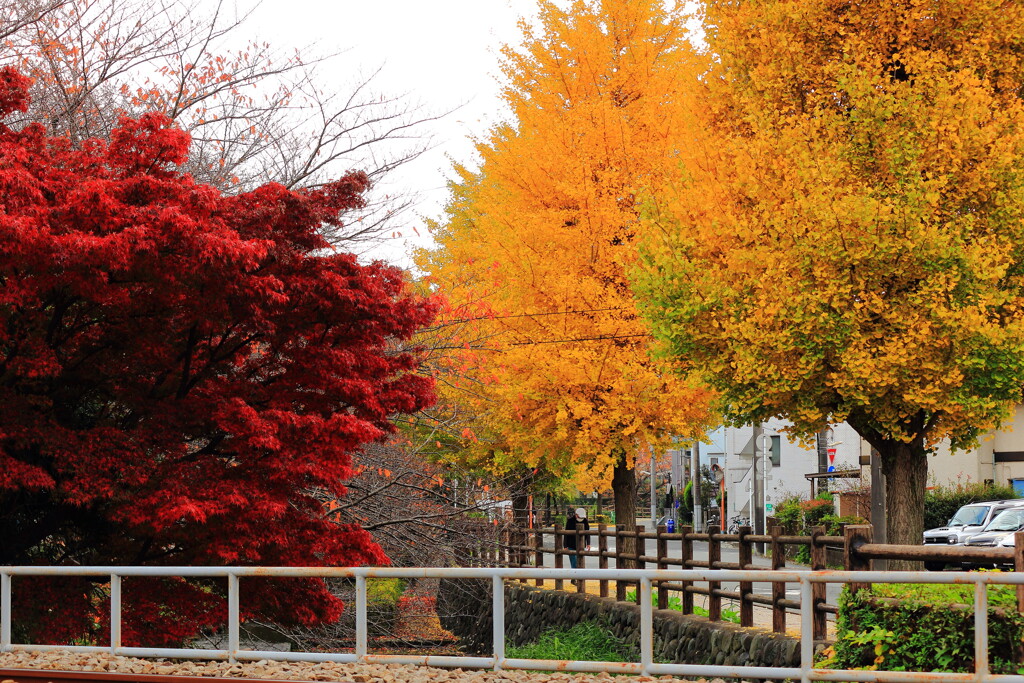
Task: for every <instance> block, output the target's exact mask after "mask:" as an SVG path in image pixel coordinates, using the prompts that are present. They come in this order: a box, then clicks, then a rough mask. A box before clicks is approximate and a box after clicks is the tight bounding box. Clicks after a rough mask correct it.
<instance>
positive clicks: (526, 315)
mask: <svg viewBox="0 0 1024 683" xmlns="http://www.w3.org/2000/svg"><path fill="white" fill-rule="evenodd" d="M624 310H626V309H624V308H622V307H621V306H615V307H612V308H586V309H583V310H579V311H555V312H552V313H517V314H515V315H494V316H491V315H482V316H480V317H478V318H453V319H451V320H449V321H446V322H452V323H468V322H472V321H474V320H508V319H510V318H540V317H542V316H546V315H574V314H579V313H601V312H604V311H624Z"/></svg>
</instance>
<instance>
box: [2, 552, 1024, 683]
mask: <svg viewBox="0 0 1024 683" xmlns="http://www.w3.org/2000/svg"><path fill="white" fill-rule="evenodd" d="M15 576H100V577H109V578H110V625H111V626H110V644H109V646H106V647H103V646H84V645H30V644H18V643H13V642H12V641H11V634H12V623H11V601H12V594H11V583H12V578H13V577H15ZM133 576H149V577H204V578H217V577H221V578H223V577H226V578H227V582H228V584H227V585H228V624H227V626H228V645H227V649H220V650H213V649H189V648H145V647H125V646H123V645H122V644H121V599H122V591H121V579H123V578H125V577H133ZM245 577H263V578H266V577H281V578H295V577H305V578H310V577H312V578H354V579H355V582H356V604H355V609H356V640H355V648H354V652H351V653H320V652H317V653H312V652H272V651H265V650H243V649H241V647H240V628H239V608H240V600H241V594H240V591H239V579H242V578H245ZM371 578H403V579H413V578H449V579H481V578H483V579H488V578H489V579H490V580H491V584H492V588H493V637H494V649H493V655H492V656H491V657H458V656H434V655H426V656H410V655H381V654H371V653H369V652H368V650H367V616H366V607H367V599H366V580H367V579H371ZM533 579H562V580H567V579H591V580H600V579H610V580H622V581H631V582H635V583H639V585H640V661H639V662H626V663H619V662H588V661H554V660H535V659H513V658H509V657H506V655H505V599H504V595H505V593H504V582H505V581H506V580H533ZM659 581H672V582H678V581H701V582H706V581H718V582H726V581H728V582H740V581H743V582H759V581H762V582H772V581H784V582H787V583H794V584H799V586H800V597H801V628H800V666H799V667H757V666H712V665H698V664H666V663H656V662H655V661H654V657H653V651H654V643H653V607H652V604H651V589H652V584H654V583H656V582H659ZM825 583H843V584H848V583H858V584H864V583H936V584H965V585H970V584H973V585H974V652H975V671H974V672H973V673H942V672H913V671H861V670H833V669H816V668H814V663H813V657H814V639H813V633H812V621H813V619H812V614H813V613H812V605H813V597H812V589H813V586H814V585H815V584H825ZM993 584H1009V585H1017V586H1020V585H1024V573H1020V572H1008V573H996V572H880V571H857V572H846V571H813V572H796V571H776V570H757V571H753V570H731V569H717V570H711V569H689V570H677V569H550V568H547V569H545V568H529V569H527V568H504V567H447V568H446V567H436V568H398V567H346V568H329V567H35V566H25V567H0V652H13V651H27V652H45V651H66V652H90V653H92V652H105V653H110V654H113V655H121V656H126V657H164V658H173V659H213V660H225V659H226V660H229V661H232V662H234V661H255V660H261V659H266V660H276V661H288V662H328V661H329V662H342V663H368V664H419V665H427V666H437V667H453V668H454V667H460V668H493V669H495V670H500V669H531V670H557V671H572V672H604V671H607V672H611V673H629V674H644V675H652V676H659V675H673V676H699V677H723V678H743V679H761V678H771V679H799V680H801V681H803V682H805V683H806V682H808V681H856V682H858V683H861V682H862V683H888V682H891V683H911V682H913V683H919V682H921V681H927V682H928V683H967V682H968V681H978V682H979V683H1024V676H1021V675H999V674H992V673H990V670H989V657H988V593H987V587H988V586H990V585H993Z"/></svg>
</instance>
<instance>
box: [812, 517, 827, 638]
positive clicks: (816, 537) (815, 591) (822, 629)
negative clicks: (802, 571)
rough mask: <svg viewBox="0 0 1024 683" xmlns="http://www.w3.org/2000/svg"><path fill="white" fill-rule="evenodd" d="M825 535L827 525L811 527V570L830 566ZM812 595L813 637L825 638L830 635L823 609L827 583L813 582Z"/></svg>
mask: <svg viewBox="0 0 1024 683" xmlns="http://www.w3.org/2000/svg"><path fill="white" fill-rule="evenodd" d="M824 535H825V527H823V526H815V527H811V571H819V570H822V569H827V568H828V562H827V556H828V549H827V548H825V544H824V543H822V542H821V537H822V536H824ZM811 596H812V599H813V601H814V602H813V610H814V611H813V612H811V614H812V619H813V623H812V632H813V635H812V637H813V638H814V640H825V638H826V637H827V635H828V632H827V629H828V626H827V621H826V617H825V613H824V612H823V611H822V610H821V606H822V605H823V604H825V584H823V583H815V584H812V585H811Z"/></svg>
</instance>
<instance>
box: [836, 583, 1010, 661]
mask: <svg viewBox="0 0 1024 683" xmlns="http://www.w3.org/2000/svg"><path fill="white" fill-rule="evenodd" d="M973 590H974V589H973V586H953V585H949V586H940V585H897V584H876V585H875V586H873V587H872V590H871V591H860V592H858V593H857V594H856V595H853V596H851V595H850V594H849V589H846V590H845V591H844V592H843V596H842V597H841V598H840V601H839V617H838V619H837V620H836V642H835V643H834V644H833V645H832V647H830V648H829V649H828V650H826V654H827V656H828V658H827V659H826V660H825V661H823V662H821V665H822V666H823V667H825V668H832V669H868V670H887V671H904V670H912V671H947V672H973V671H974V612H973V610H972V609H971V607H969V606H967V607H965V606H964V605H965V604H966V605H970V604H971V603H972V602H973V597H972V596H973ZM988 620H989V658H990V661H991V670H992V672H993V673H1002V674H1014V673H1016V674H1024V666H1022V658H1024V615H1021V614H1019V613H1018V612H1017V611H1016V591H1015V590H1014V587H1012V586H991V587H990V588H989V614H988Z"/></svg>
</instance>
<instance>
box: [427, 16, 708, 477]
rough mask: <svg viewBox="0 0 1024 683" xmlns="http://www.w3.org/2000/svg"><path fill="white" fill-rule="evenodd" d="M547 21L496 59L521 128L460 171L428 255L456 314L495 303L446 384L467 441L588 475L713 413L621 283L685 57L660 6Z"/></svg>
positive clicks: (665, 153) (684, 78) (687, 70)
mask: <svg viewBox="0 0 1024 683" xmlns="http://www.w3.org/2000/svg"><path fill="white" fill-rule="evenodd" d="M539 17H540V19H539V25H538V26H536V27H531V26H526V25H523V29H524V35H523V42H522V45H521V46H519V47H518V48H514V47H508V48H505V50H503V53H502V54H503V55H504V58H505V61H504V66H503V72H504V74H505V77H506V87H505V89H504V97H505V100H506V102H507V103H508V105H509V109H510V111H511V112H512V113H513V120H512V121H510V122H509V123H507V124H505V125H500V126H497V127H496V128H495V129H494V130H493V131H492V132H491V134H490V135H489V136H487V138H486V139H484V140H482V141H481V142H480V143H479V144H478V148H477V149H478V151H479V154H480V157H481V160H482V161H481V166H480V169H479V171H478V172H475V173H474V172H470V171H468V170H466V169H464V168H460V169H457V170H458V172H459V181H458V182H457V183H455V184H454V185H453V188H452V189H453V199H452V201H451V204H450V205H449V207H448V209H447V215H446V217H445V219H444V221H442V223H441V224H440V225H438V226H437V227H436V229H435V239H436V241H437V243H438V245H439V248H438V250H437V251H435V252H433V253H430V254H424V255H422V257H421V259H420V265H421V267H422V268H423V269H424V270H425V271H427V272H429V274H430V278H431V282H432V284H433V285H434V286H436V287H437V288H438V291H440V292H441V293H443V294H444V295H445V296H447V297H448V299H449V301H450V302H451V304H452V309H451V310H452V311H453V312H464V311H468V310H471V309H473V308H474V307H478V306H480V305H481V304H483V305H484V307H486V309H487V311H488V313H487V315H486V316H483V318H482V319H480V320H474V321H472V322H465V323H458V324H460V325H462V326H463V328H464V329H463V331H462V333H461V334H462V336H463V337H464V338H466V339H472V340H474V343H473V344H469V346H470V347H471V348H472V349H473V350H472V351H471V352H468V353H464V354H461V355H460V354H456V355H454V356H453V358H454V359H453V360H452V361H451V367H460V366H466V365H470V366H471V368H472V369H471V370H470V374H471V375H472V376H473V377H475V379H476V381H475V382H473V383H472V385H471V387H472V388H471V390H463V391H460V390H456V389H454V388H453V387H452V386H451V385H449V386H447V387H446V388H442V392H443V393H444V392H447V393H446V394H445V397H446V399H447V400H449V401H452V402H455V403H458V404H461V405H464V406H466V410H468V411H470V412H472V413H473V414H474V415H476V416H477V419H478V421H479V425H480V428H474V432H475V434H476V435H477V437H478V438H479V439H480V441H479V443H478V444H467V448H469V449H477V450H479V451H482V450H484V449H486V448H488V447H490V448H492V449H495V447H496V446H497V449H496V450H498V451H500V452H501V454H502V458H505V459H506V460H504V462H507V459H508V458H514V459H516V460H517V461H519V462H521V463H525V464H528V465H530V466H536V465H538V464H543V465H545V467H547V468H548V469H549V470H552V471H555V472H560V473H572V472H580V473H583V474H580V475H579V476H580V477H581V480H582V479H584V478H588V477H589V479H590V481H594V480H595V479H600V478H602V477H605V476H608V475H609V474H610V468H611V466H613V465H614V464H615V460H616V459H618V458H619V457H621V456H620V455H619V454H620V453H621V452H623V451H625V452H627V453H633V452H635V451H636V449H637V448H638V447H639V445H640V444H644V443H655V444H657V443H661V442H664V441H665V440H666V439H668V438H669V437H670V436H672V435H694V434H700V433H701V432H702V430H703V428H704V427H705V426H706V425H707V423H708V422H709V421H710V420H711V418H710V416H709V410H708V407H707V406H708V398H709V394H708V392H707V391H706V390H703V389H700V388H696V387H694V386H693V385H692V384H691V383H690V382H688V381H684V380H681V379H679V378H678V377H677V376H676V375H675V374H674V372H673V371H672V368H670V367H668V366H666V365H662V364H659V363H657V362H655V361H653V360H652V359H651V357H650V354H649V353H648V351H649V345H650V337H649V333H648V330H647V327H646V325H645V324H644V323H643V321H642V320H641V318H640V316H639V314H638V311H637V308H636V303H635V301H634V298H633V294H632V292H631V290H630V286H629V271H630V269H631V268H632V267H633V265H634V264H635V262H636V256H637V254H636V244H637V242H638V240H639V238H640V231H641V229H642V224H641V221H640V215H639V214H640V203H639V202H640V200H639V198H640V196H641V194H642V193H643V192H644V191H645V188H647V187H648V186H650V185H651V183H652V182H654V179H655V176H656V175H657V174H661V173H664V172H665V170H666V169H667V168H668V166H669V160H670V159H671V158H672V157H674V156H675V155H676V154H677V153H678V150H677V149H676V147H675V145H674V141H673V139H672V131H673V130H674V129H675V128H676V127H677V124H678V118H679V117H678V114H679V113H680V112H679V110H678V109H677V108H676V107H674V106H671V104H672V102H673V101H674V100H676V99H678V93H680V92H681V90H682V89H683V88H686V87H689V85H690V83H691V81H692V79H693V78H694V75H693V74H694V72H693V64H692V59H691V55H692V50H691V49H690V48H689V46H688V45H687V44H686V42H685V21H686V17H685V16H684V15H683V14H682V12H681V11H679V10H678V9H672V10H665V9H664V7H663V3H661V2H660V0H650V1H647V0H644V1H641V0H630V1H626V0H605V1H603V2H598V1H597V0H587V1H584V0H577V1H576V2H572V3H570V4H569V5H568V6H567V7H565V8H563V7H562V6H561V5H560V4H558V3H555V2H549V1H543V2H541V3H540V12H539ZM465 317H469V316H465ZM449 320H450V321H452V322H453V323H455V322H457V321H458V320H459V318H458V315H454V316H452V317H451V318H449ZM460 389H465V387H460ZM485 434H486V435H487V436H486V437H485V436H484V435H485ZM510 454H511V455H510Z"/></svg>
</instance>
